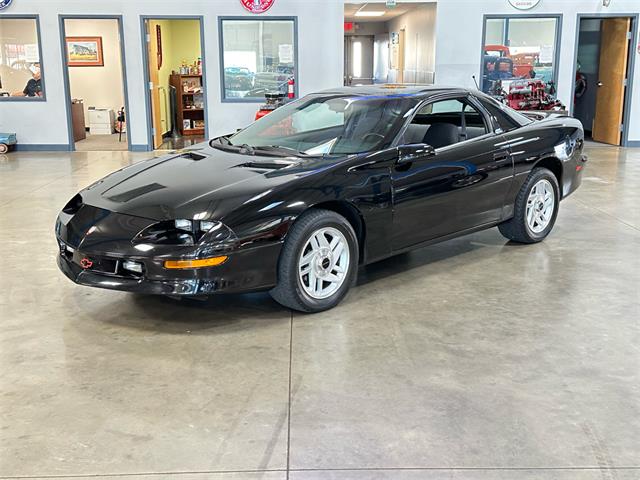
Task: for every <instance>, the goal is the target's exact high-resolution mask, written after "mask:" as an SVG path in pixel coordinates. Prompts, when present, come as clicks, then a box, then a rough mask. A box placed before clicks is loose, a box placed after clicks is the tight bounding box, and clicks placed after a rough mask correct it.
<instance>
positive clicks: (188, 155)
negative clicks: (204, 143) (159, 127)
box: [180, 152, 207, 162]
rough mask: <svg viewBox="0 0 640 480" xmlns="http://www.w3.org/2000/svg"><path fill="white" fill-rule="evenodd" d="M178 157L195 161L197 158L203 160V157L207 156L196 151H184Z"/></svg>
mask: <svg viewBox="0 0 640 480" xmlns="http://www.w3.org/2000/svg"><path fill="white" fill-rule="evenodd" d="M180 157H182V158H188V159H190V160H194V161H196V162H197V161H198V160H204V159H205V158H207V156H206V155H202V154H200V153H196V152H185V153H183V154H181V155H180Z"/></svg>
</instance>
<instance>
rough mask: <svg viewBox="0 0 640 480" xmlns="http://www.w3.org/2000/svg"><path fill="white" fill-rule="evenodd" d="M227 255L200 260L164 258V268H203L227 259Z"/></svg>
mask: <svg viewBox="0 0 640 480" xmlns="http://www.w3.org/2000/svg"><path fill="white" fill-rule="evenodd" d="M227 258H229V257H227V256H222V257H211V258H203V259H201V260H165V262H164V268H169V269H184V268H203V267H217V266H218V265H222V264H223V263H224V262H226V261H227Z"/></svg>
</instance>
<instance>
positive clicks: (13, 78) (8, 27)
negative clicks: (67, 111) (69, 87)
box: [0, 17, 44, 100]
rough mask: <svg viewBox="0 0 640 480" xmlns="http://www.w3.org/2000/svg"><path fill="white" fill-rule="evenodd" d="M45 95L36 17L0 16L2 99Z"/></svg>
mask: <svg viewBox="0 0 640 480" xmlns="http://www.w3.org/2000/svg"><path fill="white" fill-rule="evenodd" d="M18 98H19V99H27V100H37V99H42V98H44V85H43V79H42V68H41V64H40V38H39V35H38V23H37V20H36V19H35V18H2V17H0V100H11V99H18Z"/></svg>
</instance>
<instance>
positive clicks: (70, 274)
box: [58, 240, 282, 296]
mask: <svg viewBox="0 0 640 480" xmlns="http://www.w3.org/2000/svg"><path fill="white" fill-rule="evenodd" d="M59 241H60V240H59ZM281 247H282V244H281V243H274V244H269V245H264V246H259V247H253V248H250V249H246V250H240V251H237V252H232V253H228V254H227V255H228V256H229V258H228V260H227V261H226V262H225V263H224V264H223V265H219V266H216V267H208V268H197V269H187V270H167V269H164V267H162V264H163V262H164V259H157V258H151V257H148V258H145V257H139V256H138V257H126V256H125V257H116V256H114V255H107V256H102V255H100V254H96V253H84V252H82V251H80V250H74V252H73V254H72V255H65V254H64V253H60V254H59V255H58V267H59V268H60V270H61V271H62V273H64V274H65V275H66V276H67V278H69V279H70V280H71V281H73V282H75V283H77V284H79V285H85V286H88V287H98V288H106V289H110V290H122V291H127V292H136V293H144V294H151V295H170V296H204V295H212V294H216V293H239V292H251V291H260V290H268V289H270V288H272V287H273V286H275V284H276V281H277V280H276V278H277V276H276V271H277V264H278V257H279V255H280V249H281ZM82 259H91V260H92V262H94V264H96V265H97V264H100V263H103V264H109V263H110V262H122V261H124V260H133V261H137V262H140V263H142V264H143V265H144V270H143V272H142V274H140V275H139V276H133V275H132V274H127V273H125V272H123V271H122V270H121V269H118V268H116V269H115V270H114V271H113V272H105V271H99V270H95V269H92V268H88V269H87V268H83V267H82V266H81V264H80V262H81V260H82Z"/></svg>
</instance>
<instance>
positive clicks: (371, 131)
mask: <svg viewBox="0 0 640 480" xmlns="http://www.w3.org/2000/svg"><path fill="white" fill-rule="evenodd" d="M418 101H419V99H418V98H417V97H414V96H410V95H390V96H381V97H372V96H371V97H365V96H350V95H331V96H326V95H323V96H317V95H312V96H308V97H305V98H302V99H300V100H298V101H296V102H292V103H289V104H287V105H285V106H283V107H280V108H278V109H277V110H275V111H273V112H272V113H270V114H269V115H266V116H265V117H263V118H262V119H260V120H258V121H257V122H255V123H254V124H252V125H250V126H249V127H247V128H246V129H244V130H242V131H240V132H238V133H236V134H235V135H233V136H231V137H229V138H228V140H229V142H230V143H231V145H244V146H246V147H284V148H287V149H292V150H295V151H298V152H301V153H304V154H307V155H324V154H351V153H361V152H368V151H371V150H379V149H381V148H384V147H385V146H386V145H388V144H390V143H391V142H392V141H393V139H394V138H395V136H396V134H397V133H398V131H399V130H400V128H401V127H402V124H403V123H404V120H405V118H406V115H407V112H410V111H411V109H412V108H413V107H414V106H415V105H416V104H417V103H418Z"/></svg>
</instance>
